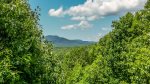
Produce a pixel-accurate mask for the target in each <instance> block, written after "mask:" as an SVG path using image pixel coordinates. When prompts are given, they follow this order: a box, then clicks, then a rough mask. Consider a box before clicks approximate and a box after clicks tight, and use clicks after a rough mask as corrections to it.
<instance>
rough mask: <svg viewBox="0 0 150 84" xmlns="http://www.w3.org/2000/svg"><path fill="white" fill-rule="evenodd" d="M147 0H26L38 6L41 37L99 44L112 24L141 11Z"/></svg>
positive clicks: (32, 6) (33, 5) (34, 6)
mask: <svg viewBox="0 0 150 84" xmlns="http://www.w3.org/2000/svg"><path fill="white" fill-rule="evenodd" d="M145 2H146V0H29V3H30V5H31V8H32V9H35V8H36V7H37V6H40V8H41V11H40V14H41V16H40V24H41V25H42V28H43V34H44V35H45V36H46V35H57V36H60V37H65V38H68V39H81V40H88V41H98V39H99V38H100V37H102V36H104V35H105V34H107V33H108V32H110V31H111V29H112V28H111V22H112V21H113V20H117V19H119V17H120V16H122V15H124V14H125V13H127V12H135V11H137V10H139V9H141V8H143V5H144V3H145Z"/></svg>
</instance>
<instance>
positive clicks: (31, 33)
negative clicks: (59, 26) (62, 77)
mask: <svg viewBox="0 0 150 84" xmlns="http://www.w3.org/2000/svg"><path fill="white" fill-rule="evenodd" d="M0 11H1V12H0V24H1V25H0V83H8V84H9V83H11V84H14V83H19V84H26V83H50V82H52V80H53V78H52V77H51V75H50V74H51V71H52V69H51V66H52V65H51V47H52V46H51V45H49V44H48V43H46V42H45V41H44V39H43V38H42V32H41V29H40V25H39V24H38V20H39V19H38V10H36V11H32V10H31V9H30V7H29V4H28V1H27V0H9V1H8V0H1V1H0Z"/></svg>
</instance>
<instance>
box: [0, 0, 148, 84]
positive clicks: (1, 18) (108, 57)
mask: <svg viewBox="0 0 150 84" xmlns="http://www.w3.org/2000/svg"><path fill="white" fill-rule="evenodd" d="M38 16H39V8H37V9H36V10H34V11H33V10H31V8H30V5H29V3H28V1H27V0H0V83H2V84H104V83H109V84H128V83H129V84H131V83H135V84H149V83H150V0H148V1H147V3H146V4H145V6H144V9H142V10H140V11H137V12H136V13H135V14H132V13H130V12H129V13H127V14H126V15H124V16H122V17H120V19H119V20H116V21H113V22H112V27H113V30H112V31H111V32H109V33H108V34H107V35H105V36H104V37H103V38H101V39H100V40H99V42H98V43H97V44H94V45H89V46H82V47H73V48H61V49H56V48H53V46H52V44H51V43H49V42H47V41H46V40H45V38H44V36H43V34H42V30H41V26H40V24H39V17H38Z"/></svg>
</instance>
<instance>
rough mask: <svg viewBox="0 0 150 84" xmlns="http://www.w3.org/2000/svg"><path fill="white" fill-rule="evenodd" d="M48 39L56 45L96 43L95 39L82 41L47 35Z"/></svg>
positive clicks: (70, 45)
mask: <svg viewBox="0 0 150 84" xmlns="http://www.w3.org/2000/svg"><path fill="white" fill-rule="evenodd" d="M45 38H46V40H47V41H49V42H52V43H53V45H54V47H75V46H85V45H90V44H94V43H95V42H93V41H82V40H69V39H66V38H64V37H59V36H54V35H47V36H45Z"/></svg>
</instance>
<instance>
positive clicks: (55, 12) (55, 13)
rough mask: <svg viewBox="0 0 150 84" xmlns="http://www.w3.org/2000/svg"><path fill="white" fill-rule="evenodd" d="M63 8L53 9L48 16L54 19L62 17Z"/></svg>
mask: <svg viewBox="0 0 150 84" xmlns="http://www.w3.org/2000/svg"><path fill="white" fill-rule="evenodd" d="M63 13H64V12H63V7H60V8H59V9H57V10H55V9H50V10H49V12H48V14H49V15H50V16H55V17H61V16H63Z"/></svg>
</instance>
